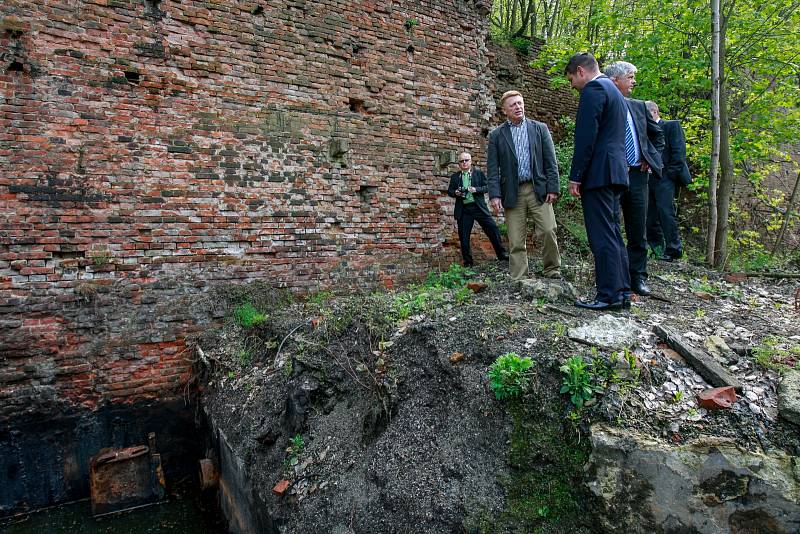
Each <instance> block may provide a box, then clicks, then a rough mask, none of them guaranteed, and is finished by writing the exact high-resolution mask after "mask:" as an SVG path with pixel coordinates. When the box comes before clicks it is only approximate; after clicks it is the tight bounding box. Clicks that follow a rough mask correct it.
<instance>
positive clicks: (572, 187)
mask: <svg viewBox="0 0 800 534" xmlns="http://www.w3.org/2000/svg"><path fill="white" fill-rule="evenodd" d="M569 194H570V195H572V196H573V197H578V198H581V184H580V182H570V183H569Z"/></svg>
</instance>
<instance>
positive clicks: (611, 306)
mask: <svg viewBox="0 0 800 534" xmlns="http://www.w3.org/2000/svg"><path fill="white" fill-rule="evenodd" d="M624 302H625V301H624V300H621V301H619V302H603V301H602V300H592V301H590V302H586V301H583V300H576V301H575V306H577V307H579V308H586V309H587V310H597V311H602V310H619V309H621V308H622V306H623V304H624Z"/></svg>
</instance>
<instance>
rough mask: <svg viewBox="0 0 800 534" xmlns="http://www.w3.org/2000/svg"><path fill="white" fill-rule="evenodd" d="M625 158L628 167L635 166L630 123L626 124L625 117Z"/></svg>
mask: <svg viewBox="0 0 800 534" xmlns="http://www.w3.org/2000/svg"><path fill="white" fill-rule="evenodd" d="M628 113H630V112H628ZM625 158H626V159H627V160H628V165H629V166H631V167H633V166H634V165H636V163H637V161H636V146H635V145H634V144H633V132H632V131H631V123H630V122H628V118H627V116H626V117H625Z"/></svg>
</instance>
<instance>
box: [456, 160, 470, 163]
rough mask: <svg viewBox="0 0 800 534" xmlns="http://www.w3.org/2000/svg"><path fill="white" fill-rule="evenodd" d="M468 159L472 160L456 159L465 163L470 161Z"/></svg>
mask: <svg viewBox="0 0 800 534" xmlns="http://www.w3.org/2000/svg"><path fill="white" fill-rule="evenodd" d="M470 161H472V160H471V159H460V160H458V162H459V163H467V162H470Z"/></svg>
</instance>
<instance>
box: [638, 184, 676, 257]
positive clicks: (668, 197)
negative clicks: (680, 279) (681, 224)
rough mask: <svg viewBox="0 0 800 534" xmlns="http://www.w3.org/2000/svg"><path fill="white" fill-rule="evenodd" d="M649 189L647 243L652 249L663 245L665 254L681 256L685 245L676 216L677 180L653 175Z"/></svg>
mask: <svg viewBox="0 0 800 534" xmlns="http://www.w3.org/2000/svg"><path fill="white" fill-rule="evenodd" d="M649 189H650V197H649V199H648V204H647V244H648V245H649V246H650V248H651V249H656V248H658V247H662V249H661V250H662V251H663V253H664V255H665V256H670V257H673V258H680V257H681V256H682V255H683V245H682V244H681V236H680V233H679V232H678V222H677V220H676V217H675V182H673V181H672V180H670V179H669V178H658V177H657V176H655V175H653V176H650V187H649Z"/></svg>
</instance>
